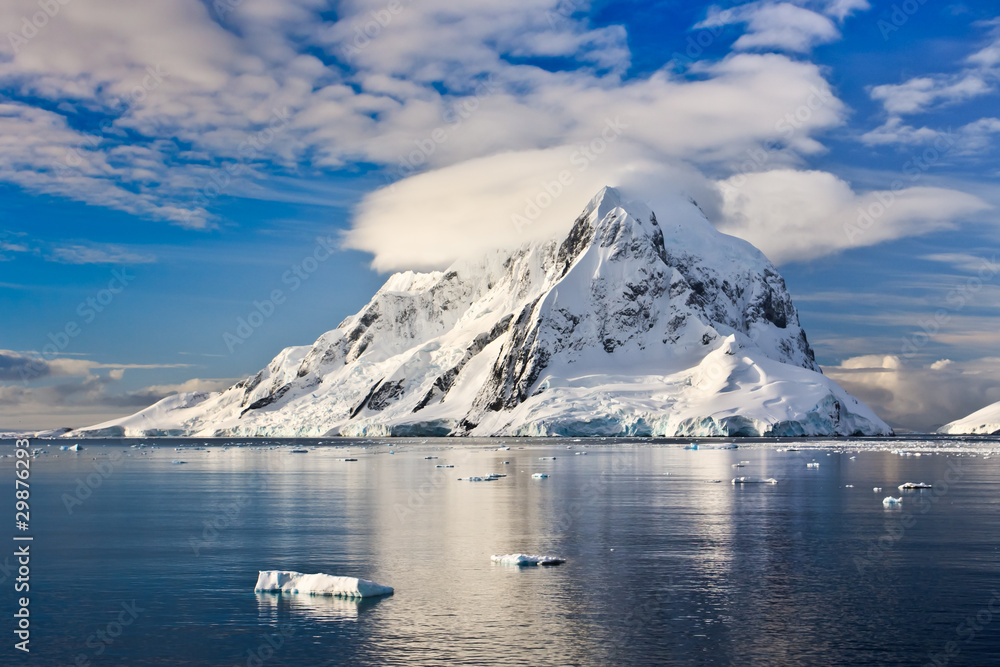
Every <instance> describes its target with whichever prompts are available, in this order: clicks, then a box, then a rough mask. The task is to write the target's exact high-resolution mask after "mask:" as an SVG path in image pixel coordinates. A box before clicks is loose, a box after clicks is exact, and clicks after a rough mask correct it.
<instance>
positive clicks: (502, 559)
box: [490, 554, 566, 566]
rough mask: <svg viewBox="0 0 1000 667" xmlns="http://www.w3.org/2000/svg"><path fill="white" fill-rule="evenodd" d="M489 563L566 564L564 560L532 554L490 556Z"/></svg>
mask: <svg viewBox="0 0 1000 667" xmlns="http://www.w3.org/2000/svg"><path fill="white" fill-rule="evenodd" d="M490 561H492V562H494V563H500V564H501V565H517V566H521V565H546V566H547V565H561V564H563V563H565V562H566V559H565V558H556V557H555V556H536V555H533V554H504V555H503V556H497V555H493V556H490Z"/></svg>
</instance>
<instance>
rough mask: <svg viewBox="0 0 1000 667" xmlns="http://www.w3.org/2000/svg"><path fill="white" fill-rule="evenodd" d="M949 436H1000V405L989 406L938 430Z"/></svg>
mask: <svg viewBox="0 0 1000 667" xmlns="http://www.w3.org/2000/svg"><path fill="white" fill-rule="evenodd" d="M938 433H947V434H949V435H963V434H969V435H998V434H1000V403H994V404H992V405H987V406H986V407H985V408H983V409H982V410H977V411H976V412H973V413H972V414H971V415H969V416H968V417H964V418H962V419H957V420H955V421H953V422H951V423H950V424H945V425H944V426H942V427H941V428H939V429H938Z"/></svg>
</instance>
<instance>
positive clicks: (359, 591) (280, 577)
mask: <svg viewBox="0 0 1000 667" xmlns="http://www.w3.org/2000/svg"><path fill="white" fill-rule="evenodd" d="M254 592H265V593H306V594H309V595H333V596H336V597H341V598H372V597H379V596H381V595H392V592H393V591H392V588H391V587H389V586H383V585H381V584H376V583H375V582H374V581H368V580H367V579H356V578H354V577H335V576H333V575H330V574H322V573H320V574H302V573H301V572H283V571H280V570H261V571H260V574H259V575H258V576H257V585H256V586H254Z"/></svg>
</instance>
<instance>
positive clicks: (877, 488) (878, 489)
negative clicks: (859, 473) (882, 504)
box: [872, 486, 882, 493]
mask: <svg viewBox="0 0 1000 667" xmlns="http://www.w3.org/2000/svg"><path fill="white" fill-rule="evenodd" d="M881 490H882V487H881V486H876V487H875V488H873V489H872V493H878V492H879V491H881Z"/></svg>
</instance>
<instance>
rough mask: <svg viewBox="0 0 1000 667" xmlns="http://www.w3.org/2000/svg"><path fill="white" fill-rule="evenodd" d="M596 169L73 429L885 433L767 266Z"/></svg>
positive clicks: (751, 251)
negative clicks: (437, 252)
mask: <svg viewBox="0 0 1000 667" xmlns="http://www.w3.org/2000/svg"><path fill="white" fill-rule="evenodd" d="M660 218H661V219H660V220H658V219H657V216H656V215H654V214H653V212H651V211H650V210H649V209H648V208H647V207H646V206H645V205H643V204H639V203H634V202H630V203H624V202H623V201H622V199H621V195H620V193H619V192H618V191H617V190H615V189H613V188H605V189H603V190H602V191H601V192H600V193H598V195H597V196H596V197H594V199H593V200H591V202H590V203H589V204H588V205H587V207H586V209H585V210H584V211H583V213H582V215H580V217H579V218H578V219H577V220H576V222H575V224H574V226H573V228H572V230H571V231H570V233H569V235H568V236H567V237H566V238H565V239H556V240H552V241H550V242H548V243H542V244H533V245H526V246H524V247H522V248H520V249H519V250H517V251H515V252H513V253H510V252H496V253H494V254H492V255H490V256H487V257H484V258H482V259H480V260H479V261H475V262H459V263H457V264H455V265H453V266H451V267H450V268H449V269H448V270H446V271H437V272H431V273H413V272H405V273H399V274H396V275H393V276H391V277H390V278H389V279H388V281H386V283H385V285H384V286H383V287H382V289H380V290H379V291H378V292H377V293H376V294H375V296H374V297H373V298H372V300H371V301H370V302H369V303H368V305H367V306H365V308H363V309H362V310H361V312H359V313H358V314H356V315H354V316H352V317H349V318H347V319H346V320H344V322H342V323H341V324H340V326H338V327H337V328H336V329H334V330H332V331H329V332H327V333H325V334H323V335H322V336H320V338H319V339H318V340H317V341H316V342H315V343H314V344H313V345H311V346H303V347H290V348H287V349H285V350H283V351H282V352H281V353H280V354H278V356H277V357H275V358H274V360H273V361H272V362H271V363H270V364H268V366H267V368H265V369H263V370H261V371H260V372H259V373H257V374H256V375H254V376H253V377H250V378H248V379H246V380H243V381H241V382H239V383H237V384H235V385H233V386H232V387H230V388H229V389H226V390H225V391H222V392H219V393H189V394H181V395H176V396H171V397H168V398H165V399H164V400H162V401H160V402H159V403H157V404H156V405H153V406H151V407H149V408H147V409H145V410H143V411H141V412H139V413H137V414H134V415H132V416H129V417H125V418H122V419H117V420H114V421H110V422H106V423H104V424H99V425H97V426H93V427H90V428H87V429H82V430H80V431H76V432H74V433H73V435H75V436H83V435H91V436H123V435H124V436H143V435H148V436H152V435H198V436H213V435H214V436H229V435H232V436H236V435H239V436H323V435H337V434H339V435H345V436H387V435H406V436H412V435H484V436H485V435H537V436H546V435H550V436H551V435H578V436H585V435H661V436H672V435H746V436H754V435H782V436H796V435H831V434H839V435H851V434H888V433H891V430H890V428H889V427H888V426H887V425H886V424H885V423H884V422H883V421H882V420H880V419H879V418H878V417H877V416H875V414H874V413H872V411H871V410H869V409H868V408H867V407H866V406H865V405H863V404H861V403H860V402H859V401H857V400H856V399H855V398H853V397H852V396H850V395H848V394H847V393H846V392H845V391H844V390H843V389H841V388H840V387H839V386H838V385H837V384H836V383H834V382H833V381H832V380H830V379H828V378H826V377H825V376H823V375H822V373H821V372H820V369H819V367H818V366H817V365H816V362H815V359H814V357H813V352H812V350H811V349H810V347H809V343H808V342H807V340H806V335H805V332H803V330H802V328H801V327H800V326H799V321H798V315H797V313H796V311H795V307H794V306H793V305H792V300H791V298H790V296H789V295H788V292H787V291H786V289H785V284H784V281H783V280H782V278H781V276H780V275H778V272H777V271H776V270H775V268H774V266H773V265H772V264H771V263H770V262H769V261H768V260H767V258H766V257H764V255H763V254H761V253H760V252H759V251H758V250H757V249H756V248H754V247H753V246H751V245H750V244H748V243H746V242H744V241H741V240H739V239H736V238H734V237H731V236H727V235H725V234H722V233H720V232H718V231H717V230H716V229H715V228H714V227H713V226H712V225H711V224H710V223H709V221H708V220H707V219H706V218H705V216H704V215H703V213H702V212H701V210H700V209H699V208H698V206H697V204H695V203H694V202H692V201H689V200H683V199H678V201H677V202H676V204H675V205H674V206H673V207H672V208H671V210H669V211H660Z"/></svg>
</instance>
